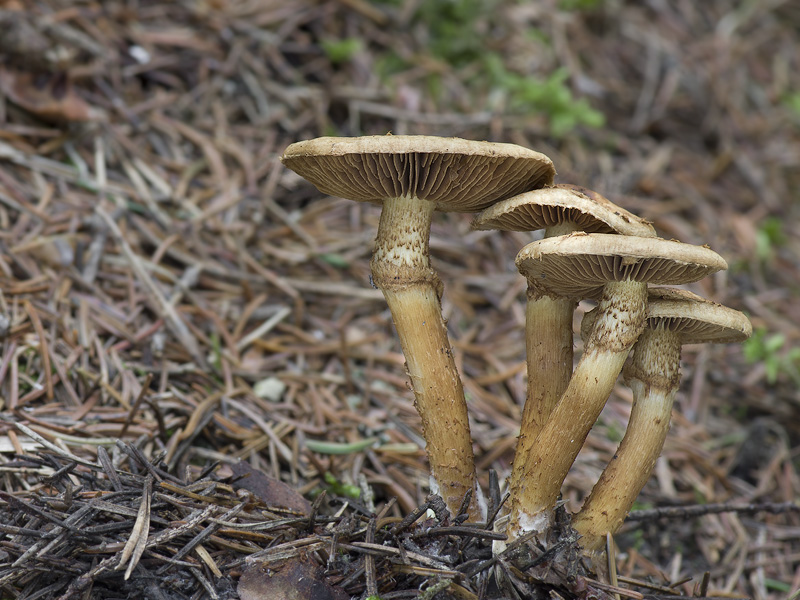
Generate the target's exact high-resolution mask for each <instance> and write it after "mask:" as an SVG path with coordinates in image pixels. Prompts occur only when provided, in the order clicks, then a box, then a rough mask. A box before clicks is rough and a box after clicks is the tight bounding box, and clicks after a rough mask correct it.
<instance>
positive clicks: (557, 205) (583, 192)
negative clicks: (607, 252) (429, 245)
mask: <svg viewBox="0 0 800 600" xmlns="http://www.w3.org/2000/svg"><path fill="white" fill-rule="evenodd" d="M562 223H574V224H575V226H576V228H577V231H583V232H586V233H620V234H622V235H635V236H640V237H656V232H655V229H653V226H652V225H651V224H650V222H649V221H646V220H645V219H642V218H641V217H638V216H636V215H635V214H633V213H632V212H628V211H627V210H625V209H624V208H622V207H621V206H617V205H616V204H614V203H613V202H611V201H610V200H608V199H607V198H605V197H604V196H602V195H601V194H599V193H597V192H594V191H592V190H588V189H586V188H582V187H580V186H577V185H571V184H564V183H560V184H558V185H555V186H553V187H546V188H542V189H539V190H533V191H530V192H525V193H524V194H520V195H518V196H514V197H513V198H509V199H507V200H503V201H502V202H498V203H497V204H495V205H493V206H490V207H489V208H487V209H486V210H484V211H483V212H482V213H481V214H479V215H478V216H477V217H476V218H475V219H474V220H473V221H472V228H473V229H500V230H503V231H536V230H537V229H545V228H547V227H553V226H556V225H561V224H562Z"/></svg>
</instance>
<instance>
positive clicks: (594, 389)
mask: <svg viewBox="0 0 800 600" xmlns="http://www.w3.org/2000/svg"><path fill="white" fill-rule="evenodd" d="M646 307H647V285H646V284H645V283H639V282H636V281H631V280H625V281H620V282H610V283H607V284H606V285H605V287H604V289H603V297H602V299H601V300H600V303H599V306H598V317H597V321H596V324H595V327H594V330H593V331H592V334H591V336H590V337H589V339H588V340H587V342H586V347H585V349H584V353H583V356H582V357H581V360H580V361H579V362H578V365H577V366H576V367H575V371H574V372H573V374H572V379H571V380H570V382H569V385H568V386H567V389H566V390H565V391H564V394H563V395H562V396H561V399H560V400H559V401H558V403H557V404H556V406H555V408H554V409H553V412H552V413H551V414H550V418H549V419H548V420H547V422H546V423H545V424H544V427H543V428H542V430H541V431H540V433H539V435H538V436H537V437H536V438H535V439H531V438H528V437H523V438H521V439H520V443H519V447H518V449H517V452H518V453H521V454H522V455H523V456H526V457H527V459H526V460H525V461H524V462H523V461H519V464H518V461H515V462H514V467H513V468H514V470H515V472H514V473H512V476H511V482H512V486H511V487H510V494H511V507H510V515H509V524H508V529H507V534H508V537H509V541H513V540H514V539H516V538H518V537H519V536H521V535H523V534H524V533H527V532H529V531H534V530H535V531H540V532H541V531H543V530H544V529H545V527H546V526H547V525H548V524H549V522H550V517H551V514H552V510H553V508H554V506H555V503H556V500H557V499H558V494H559V491H560V490H561V484H562V483H563V481H564V478H565V477H566V475H567V473H568V472H569V468H570V466H571V465H572V463H573V461H574V460H575V458H576V457H577V456H578V452H579V451H580V449H581V446H582V445H583V442H584V440H585V439H586V436H587V435H588V434H589V431H590V430H591V428H592V425H593V424H594V422H595V421H596V420H597V417H598V416H599V415H600V412H601V411H602V409H603V406H605V403H606V400H607V399H608V397H609V395H610V394H611V390H612V388H613V387H614V383H615V381H616V379H617V376H618V375H619V372H620V370H621V369H622V365H623V364H624V363H625V359H626V357H627V355H628V351H629V350H630V348H631V346H633V344H634V342H635V341H636V339H637V338H638V337H639V334H640V333H641V332H642V330H643V329H644V324H645V314H646Z"/></svg>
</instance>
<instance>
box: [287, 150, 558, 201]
mask: <svg viewBox="0 0 800 600" xmlns="http://www.w3.org/2000/svg"><path fill="white" fill-rule="evenodd" d="M281 162H283V164H284V165H286V166H287V167H288V168H290V169H292V170H293V171H295V172H296V173H297V174H298V175H301V176H302V177H304V178H305V179H307V180H308V181H310V182H311V183H313V184H314V185H315V186H316V187H317V189H319V190H320V191H321V192H323V193H324V194H329V195H331V196H338V197H340V198H349V199H350V200H357V201H360V202H372V203H375V204H380V203H381V202H382V200H383V199H385V198H399V197H404V196H415V197H418V198H421V199H424V200H429V201H431V202H435V203H436V208H437V209H438V210H441V211H445V212H476V211H479V210H483V209H484V208H486V207H487V206H490V205H491V204H494V203H495V202H497V201H499V200H503V199H505V198H510V197H511V196H515V195H517V194H521V193H522V192H527V191H529V190H532V189H536V188H540V187H543V186H546V185H550V184H552V182H553V177H554V176H555V169H554V168H553V161H551V160H550V159H549V158H548V157H547V156H545V155H544V154H541V153H539V152H535V151H533V150H528V149H527V148H523V147H521V146H516V145H514V144H501V143H494V142H477V141H470V140H463V139H459V138H442V137H433V136H422V135H419V136H417V135H381V136H363V137H356V138H337V137H321V138H316V139H313V140H307V141H303V142H297V143H294V144H292V145H290V146H289V147H288V148H286V150H285V151H284V154H283V156H282V157H281Z"/></svg>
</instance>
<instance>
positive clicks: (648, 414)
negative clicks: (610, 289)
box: [572, 330, 681, 552]
mask: <svg viewBox="0 0 800 600" xmlns="http://www.w3.org/2000/svg"><path fill="white" fill-rule="evenodd" d="M680 347H681V343H680V339H679V336H678V334H676V333H674V332H671V331H665V330H655V331H652V330H647V331H645V332H644V333H643V334H642V336H641V337H640V338H639V341H638V342H637V343H636V345H635V347H634V360H633V362H632V364H631V368H630V369H628V368H627V367H626V371H625V376H626V379H627V383H628V385H629V386H630V388H631V389H632V390H633V407H632V408H631V417H630V420H629V422H628V428H627V430H626V431H625V436H624V437H623V438H622V442H621V443H620V445H619V448H618V449H617V452H616V454H615V455H614V458H613V459H612V460H611V462H610V463H608V466H606V468H605V470H604V471H603V474H602V476H601V477H600V479H599V480H598V482H597V483H596V484H595V486H594V488H593V489H592V492H591V494H590V495H589V497H588V498H587V499H586V501H585V502H584V504H583V507H582V508H581V510H580V512H578V514H577V515H575V517H574V519H573V521H572V526H573V527H574V528H575V529H576V530H577V532H578V533H580V534H581V536H582V538H581V540H580V545H581V546H582V547H583V549H584V550H585V551H587V552H597V551H601V550H602V549H603V548H604V547H605V543H606V533H611V534H612V535H613V534H614V533H616V532H617V531H618V530H619V528H620V527H621V526H622V523H623V521H624V520H625V517H626V515H627V514H628V511H629V510H630V509H631V507H632V506H633V503H634V501H635V500H636V498H637V496H638V495H639V492H641V491H642V488H644V486H645V484H646V483H647V480H648V479H649V478H650V475H651V473H652V472H653V468H654V467H655V464H656V460H657V459H658V456H659V455H660V454H661V449H662V448H663V447H664V440H665V439H666V437H667V432H668V431H669V420H670V414H671V412H672V404H673V400H674V399H675V394H676V393H677V391H678V380H679V377H680V371H679V369H680Z"/></svg>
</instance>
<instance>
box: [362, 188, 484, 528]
mask: <svg viewBox="0 0 800 600" xmlns="http://www.w3.org/2000/svg"><path fill="white" fill-rule="evenodd" d="M434 206H435V205H434V204H433V203H432V202H428V201H426V200H419V199H417V198H407V197H401V198H392V199H387V200H385V201H384V208H383V212H382V213H381V220H380V225H379V227H378V237H377V239H376V246H375V252H374V253H373V256H372V261H371V263H370V265H371V268H372V277H373V281H374V283H375V285H376V286H377V287H378V288H379V289H380V290H381V291H382V292H383V295H384V297H385V298H386V302H387V304H388V305H389V310H390V311H391V313H392V319H393V320H394V324H395V327H396V329H397V334H398V337H399V339H400V346H401V348H402V350H403V354H404V356H405V358H406V369H407V372H408V376H409V378H410V379H411V386H412V388H413V391H414V398H415V406H416V408H417V411H418V412H419V415H420V418H421V420H422V433H423V436H424V437H425V440H426V442H427V445H426V451H427V454H428V459H429V461H430V468H431V476H432V480H433V487H434V488H435V487H438V490H436V489H434V490H433V491H438V493H440V494H441V496H442V497H443V498H444V501H445V503H446V504H447V507H448V509H449V510H450V512H451V513H453V514H455V513H456V512H457V511H458V509H459V507H460V505H461V502H462V501H463V498H464V495H465V494H466V493H467V491H468V490H471V491H472V502H471V504H470V507H469V517H470V520H473V521H476V520H480V519H481V518H482V517H483V515H482V510H481V506H480V501H481V500H482V496H481V494H480V493H479V490H478V488H477V484H476V479H475V459H474V455H473V450H472V439H471V437H470V430H469V417H468V414H467V404H466V401H465V399H464V390H463V387H462V384H461V378H460V377H459V375H458V370H457V369H456V364H455V360H454V358H453V352H452V350H451V347H450V341H449V339H448V336H447V327H446V325H445V322H444V319H443V318H442V309H441V304H440V301H439V297H440V295H441V287H442V286H441V282H440V280H439V277H438V276H437V275H436V273H435V272H434V270H433V269H432V267H431V265H430V260H429V256H428V237H429V234H430V223H431V216H432V214H433V210H434Z"/></svg>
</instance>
